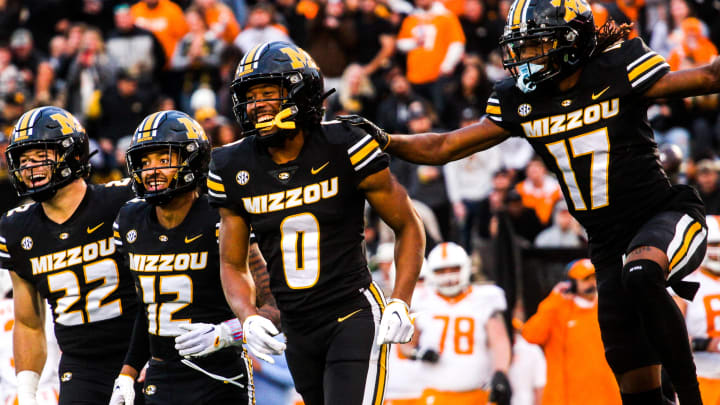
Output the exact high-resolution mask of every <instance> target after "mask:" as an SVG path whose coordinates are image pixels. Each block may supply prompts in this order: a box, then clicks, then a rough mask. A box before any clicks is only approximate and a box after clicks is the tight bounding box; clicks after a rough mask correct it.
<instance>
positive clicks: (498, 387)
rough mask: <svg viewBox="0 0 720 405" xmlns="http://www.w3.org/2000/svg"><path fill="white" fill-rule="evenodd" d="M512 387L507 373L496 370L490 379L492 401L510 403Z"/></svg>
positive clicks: (503, 403)
mask: <svg viewBox="0 0 720 405" xmlns="http://www.w3.org/2000/svg"><path fill="white" fill-rule="evenodd" d="M511 397H512V388H510V381H509V380H508V378H507V375H505V373H503V372H502V371H496V372H495V374H493V376H492V379H491V380H490V402H492V403H493V404H497V405H510V398H511Z"/></svg>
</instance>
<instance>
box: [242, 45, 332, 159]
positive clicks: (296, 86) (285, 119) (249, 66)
mask: <svg viewBox="0 0 720 405" xmlns="http://www.w3.org/2000/svg"><path fill="white" fill-rule="evenodd" d="M260 83H271V84H279V85H280V87H281V88H282V89H284V90H285V94H284V95H283V96H281V98H280V99H279V100H280V101H281V106H280V112H279V113H278V114H277V115H276V116H275V118H274V119H273V120H272V121H268V122H263V123H258V122H255V121H256V118H255V117H250V116H248V113H247V108H246V106H247V104H248V103H254V102H258V101H277V100H278V99H272V100H270V99H264V100H251V101H248V100H247V96H246V93H247V91H248V89H250V87H252V86H254V85H256V84H260ZM323 88H324V85H323V76H322V73H320V69H318V67H317V65H316V64H315V61H314V60H313V59H312V57H310V55H308V53H307V52H305V51H304V50H303V49H301V48H300V47H298V46H295V45H293V44H290V43H287V42H282V41H273V42H265V43H263V44H259V45H256V46H255V47H254V48H252V49H251V50H250V52H248V53H247V54H245V56H244V57H243V58H242V60H240V63H239V64H238V67H237V70H236V71H235V80H234V81H233V82H232V84H231V85H230V93H231V94H232V99H233V112H234V113H235V119H236V120H237V122H238V123H239V124H240V126H241V127H242V130H243V132H244V134H245V135H256V134H258V129H259V128H264V127H268V126H271V125H272V126H275V127H277V129H278V130H277V131H275V132H273V133H271V134H268V135H263V136H261V137H258V140H259V141H260V142H262V143H263V144H265V145H267V146H277V145H279V144H281V143H282V141H283V140H284V139H285V137H286V136H287V135H288V133H289V132H293V131H295V130H296V129H299V128H308V127H312V126H314V125H318V124H319V123H320V120H321V119H322V116H323V107H322V104H323V100H324V99H325V97H326V94H324V93H323Z"/></svg>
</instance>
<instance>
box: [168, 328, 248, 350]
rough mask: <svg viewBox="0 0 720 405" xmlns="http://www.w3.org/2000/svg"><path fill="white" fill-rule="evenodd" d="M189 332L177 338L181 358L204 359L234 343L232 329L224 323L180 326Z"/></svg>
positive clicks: (177, 347)
mask: <svg viewBox="0 0 720 405" xmlns="http://www.w3.org/2000/svg"><path fill="white" fill-rule="evenodd" d="M178 326H179V327H180V329H185V330H186V331H187V332H185V333H183V334H182V335H180V336H176V337H175V349H177V351H178V353H180V355H181V356H184V357H188V356H192V357H202V356H207V355H208V354H210V353H213V352H216V351H218V350H220V349H222V348H224V347H227V346H230V345H231V344H232V343H233V341H234V340H233V336H232V332H231V331H230V328H229V327H228V326H227V325H225V324H224V323H219V324H217V325H213V324H209V323H187V324H181V325H178Z"/></svg>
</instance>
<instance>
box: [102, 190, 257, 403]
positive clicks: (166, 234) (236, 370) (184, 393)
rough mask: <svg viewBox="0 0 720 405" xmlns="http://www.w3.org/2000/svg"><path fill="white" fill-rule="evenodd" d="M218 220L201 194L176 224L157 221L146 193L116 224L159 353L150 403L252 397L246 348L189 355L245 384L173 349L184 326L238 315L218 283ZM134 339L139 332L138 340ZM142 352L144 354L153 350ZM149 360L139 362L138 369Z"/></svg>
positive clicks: (153, 347)
mask: <svg viewBox="0 0 720 405" xmlns="http://www.w3.org/2000/svg"><path fill="white" fill-rule="evenodd" d="M218 221H219V215H218V213H217V210H216V209H214V208H212V207H210V205H209V204H208V199H207V196H204V195H203V196H201V197H199V198H198V199H197V200H196V201H195V202H194V203H193V205H192V207H191V208H190V211H189V212H188V213H187V215H186V217H185V219H184V220H183V222H182V223H181V224H180V225H179V226H177V227H175V228H172V229H166V228H164V227H163V226H162V225H160V223H159V222H158V219H157V216H156V213H155V206H154V205H152V204H149V203H147V202H145V201H144V200H142V199H135V200H132V201H130V202H128V203H127V204H126V205H125V206H123V207H122V208H121V209H120V212H119V213H118V216H117V219H116V220H115V223H114V224H113V229H114V231H113V233H114V243H115V244H116V245H117V246H118V249H119V250H120V251H121V252H122V253H123V254H125V255H127V258H128V262H129V268H130V271H131V272H132V274H133V279H134V280H135V286H136V288H137V291H138V298H139V299H140V300H141V302H142V303H143V305H144V311H143V314H144V317H145V319H144V324H145V327H146V328H147V329H146V336H147V338H148V342H149V355H151V356H152V357H153V358H154V359H155V360H153V361H151V363H150V368H149V369H148V372H147V381H146V383H145V396H146V401H147V403H148V404H153V403H157V404H169V403H175V404H178V403H187V404H198V403H219V402H223V401H232V402H233V403H248V404H251V403H252V401H253V390H252V375H251V367H250V366H249V363H248V361H247V359H246V357H245V353H244V351H243V350H242V349H238V351H236V349H235V348H225V349H222V350H220V351H218V352H216V353H213V354H211V355H209V356H207V357H204V358H202V359H193V360H192V361H193V362H197V363H202V366H201V367H202V368H203V369H205V370H207V371H208V372H211V373H214V374H217V375H220V376H224V377H235V376H238V375H243V377H242V378H240V379H239V380H238V381H237V382H239V383H240V384H242V385H243V386H245V387H248V389H247V390H243V389H241V388H239V387H238V386H236V385H232V384H224V383H222V382H221V381H217V380H214V379H211V378H207V377H204V376H202V374H200V372H198V371H196V370H193V369H191V368H189V367H188V366H186V365H185V364H182V362H181V360H182V356H180V355H179V354H178V352H177V350H176V349H175V337H176V336H178V335H181V334H183V333H184V332H185V330H183V329H182V328H181V327H180V325H183V324H190V323H208V324H219V323H221V322H223V321H225V320H228V319H231V318H233V317H234V315H233V313H232V311H231V310H230V308H229V307H228V304H227V302H226V301H225V296H224V295H223V291H222V286H221V284H220V263H219V252H218V244H217V233H218V227H219V223H218ZM135 333H139V331H136V332H135ZM136 343H138V342H137V340H135V339H134V340H133V345H135V344H136ZM139 343H140V346H142V344H141V343H142V342H139ZM136 350H138V348H133V351H136ZM140 352H142V350H140ZM145 353H146V356H145V359H144V361H146V360H147V356H148V353H147V351H145ZM130 357H133V356H130V355H129V356H128V358H130ZM144 361H142V362H140V364H139V365H134V367H136V369H141V368H142V366H143V365H144ZM126 363H128V361H126ZM131 365H132V364H131ZM180 381H184V383H180ZM150 387H152V388H150ZM178 401H179V402H178ZM218 401H219V402H218Z"/></svg>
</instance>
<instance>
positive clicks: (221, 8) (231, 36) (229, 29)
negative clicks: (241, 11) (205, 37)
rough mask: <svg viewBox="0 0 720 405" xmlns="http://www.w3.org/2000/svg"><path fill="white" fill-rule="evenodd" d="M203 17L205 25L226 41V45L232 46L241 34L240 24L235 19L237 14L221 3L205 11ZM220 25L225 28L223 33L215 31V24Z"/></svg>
mask: <svg viewBox="0 0 720 405" xmlns="http://www.w3.org/2000/svg"><path fill="white" fill-rule="evenodd" d="M203 16H204V18H205V24H207V26H208V27H210V29H211V30H213V31H214V32H215V34H217V36H218V38H220V39H222V40H223V41H225V43H228V44H231V43H232V42H233V41H234V40H235V37H237V36H238V34H239V33H240V24H239V23H238V21H237V18H235V14H234V13H233V12H232V10H231V9H230V7H228V6H226V5H224V4H222V3H220V2H217V3H215V5H214V6H212V7H210V8H208V9H206V10H203ZM218 23H219V24H220V26H223V27H224V30H223V31H222V32H218V31H215V29H214V26H215V24H218Z"/></svg>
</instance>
